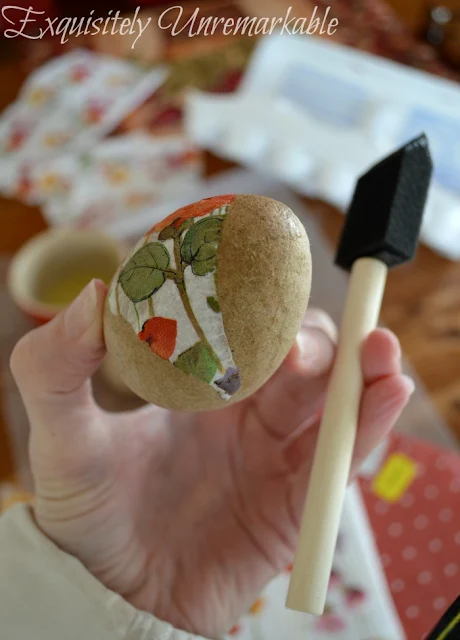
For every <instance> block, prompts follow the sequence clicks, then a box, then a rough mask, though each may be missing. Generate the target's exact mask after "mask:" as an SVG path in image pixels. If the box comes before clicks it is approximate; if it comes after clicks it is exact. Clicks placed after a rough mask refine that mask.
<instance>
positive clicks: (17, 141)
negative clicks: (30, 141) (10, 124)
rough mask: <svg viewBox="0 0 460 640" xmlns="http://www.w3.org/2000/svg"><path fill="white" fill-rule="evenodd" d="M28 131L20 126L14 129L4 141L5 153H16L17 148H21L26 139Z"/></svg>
mask: <svg viewBox="0 0 460 640" xmlns="http://www.w3.org/2000/svg"><path fill="white" fill-rule="evenodd" d="M27 134H28V131H27V130H26V129H25V128H23V127H20V126H16V127H14V128H13V129H12V130H11V131H10V134H9V136H8V140H7V141H6V145H5V149H6V151H16V150H17V149H19V147H22V145H23V143H24V141H25V139H26V138H27Z"/></svg>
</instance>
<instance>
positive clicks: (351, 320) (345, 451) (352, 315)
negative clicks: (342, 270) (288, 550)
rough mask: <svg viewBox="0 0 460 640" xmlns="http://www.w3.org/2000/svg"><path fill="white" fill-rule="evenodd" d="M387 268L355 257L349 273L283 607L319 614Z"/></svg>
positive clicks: (335, 539)
mask: <svg viewBox="0 0 460 640" xmlns="http://www.w3.org/2000/svg"><path fill="white" fill-rule="evenodd" d="M386 275H387V267H386V265H385V264H383V262H380V261H379V260H376V259H374V258H360V259H359V260H356V262H355V263H354V264H353V267H352V270H351V277H350V284H349V289H348V297H347V301H346V304H345V310H344V314H343V318H342V326H341V330H340V338H339V346H338V350H337V356H336V360H335V364H334V369H333V372H332V376H331V380H330V383H329V388H328V394H327V399H326V406H325V409H324V415H323V419H322V422H321V428H320V432H319V436H318V442H317V445H316V451H315V457H314V462H313V468H312V472H311V476H310V482H309V486H308V494H307V500H306V503H305V508H304V512H303V517H302V524H301V528H300V535H299V540H298V543H297V551H296V556H295V560H294V568H293V571H292V575H291V581H290V585H289V592H288V596H287V601H286V606H287V607H288V609H294V610H296V611H303V612H305V613H314V614H317V615H320V614H322V613H323V611H324V605H325V602H326V595H327V588H328V583H329V577H330V573H331V568H332V561H333V557H334V550H335V545H336V542H337V535H338V530H339V524H340V517H341V513H342V507H343V501H344V498H345V490H346V487H347V483H348V478H349V474H350V465H351V459H352V455H353V447H354V444H355V436H356V427H357V422H358V413H359V406H360V400H361V393H362V386H363V381H362V373H361V345H362V343H363V340H364V339H365V338H366V337H367V335H368V334H369V333H370V332H371V331H372V330H373V329H375V327H376V326H377V322H378V318H379V313H380V307H381V304H382V297H383V292H384V289H385V282H386Z"/></svg>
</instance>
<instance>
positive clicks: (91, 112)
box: [83, 102, 106, 125]
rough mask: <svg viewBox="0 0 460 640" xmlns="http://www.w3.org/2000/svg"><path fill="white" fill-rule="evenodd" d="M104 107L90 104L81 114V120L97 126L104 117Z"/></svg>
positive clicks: (96, 103) (99, 104)
mask: <svg viewBox="0 0 460 640" xmlns="http://www.w3.org/2000/svg"><path fill="white" fill-rule="evenodd" d="M105 111H106V105H103V104H101V103H99V102H90V103H89V104H88V105H87V107H86V109H85V112H84V114H83V120H84V122H85V123H86V124H90V125H92V124H98V123H99V122H101V120H102V119H103V117H104V114H105Z"/></svg>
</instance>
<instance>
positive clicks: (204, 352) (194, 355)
mask: <svg viewBox="0 0 460 640" xmlns="http://www.w3.org/2000/svg"><path fill="white" fill-rule="evenodd" d="M174 366H175V367H177V368H178V369H180V370H181V371H182V372H183V373H187V374H188V375H191V376H195V378H198V380H201V381H202V382H206V383H207V384H209V383H210V382H211V380H212V379H213V377H214V375H215V373H216V371H217V361H216V358H215V356H214V354H213V353H211V351H210V350H209V349H208V347H207V346H206V345H205V344H203V343H202V342H197V343H196V344H194V345H193V347H190V349H187V351H184V352H183V353H181V354H180V356H178V357H177V359H176V361H175V362H174Z"/></svg>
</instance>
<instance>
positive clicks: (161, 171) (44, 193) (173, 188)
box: [30, 131, 203, 229]
mask: <svg viewBox="0 0 460 640" xmlns="http://www.w3.org/2000/svg"><path fill="white" fill-rule="evenodd" d="M202 164H203V163H202V154H201V153H200V152H199V151H198V150H197V149H196V147H195V146H193V145H192V144H191V143H189V142H188V141H187V140H186V139H185V138H184V137H183V136H179V135H178V136H166V137H154V136H150V135H148V134H145V133H142V132H141V131H138V132H133V133H129V134H124V135H119V136H114V137H111V138H107V139H106V140H103V141H102V142H100V143H99V144H97V145H96V146H95V147H94V148H93V149H91V150H90V151H88V152H87V153H85V154H73V153H67V154H63V155H61V156H58V157H57V158H54V159H51V160H49V161H45V162H42V163H40V164H36V165H34V166H33V168H32V169H31V172H30V175H31V181H32V183H33V185H34V189H35V193H36V197H37V198H38V199H39V200H40V201H41V202H43V203H44V204H43V210H44V214H45V216H46V218H47V219H48V221H49V222H51V223H52V224H55V225H61V224H69V223H71V224H75V225H77V226H79V227H86V228H99V229H100V228H107V227H108V226H110V225H113V224H114V223H116V222H117V221H120V220H123V219H129V220H134V217H135V216H138V215H142V214H145V215H146V217H148V216H147V212H148V211H149V210H150V211H151V210H152V208H153V207H155V206H157V205H159V204H160V203H165V202H167V201H168V200H169V199H174V197H175V196H176V195H177V193H187V192H188V191H190V192H191V191H192V190H194V189H196V185H197V183H198V181H199V179H200V175H201V173H202ZM149 219H151V215H150V217H149Z"/></svg>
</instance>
